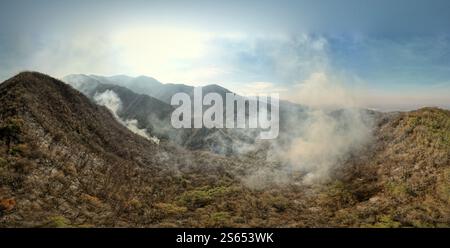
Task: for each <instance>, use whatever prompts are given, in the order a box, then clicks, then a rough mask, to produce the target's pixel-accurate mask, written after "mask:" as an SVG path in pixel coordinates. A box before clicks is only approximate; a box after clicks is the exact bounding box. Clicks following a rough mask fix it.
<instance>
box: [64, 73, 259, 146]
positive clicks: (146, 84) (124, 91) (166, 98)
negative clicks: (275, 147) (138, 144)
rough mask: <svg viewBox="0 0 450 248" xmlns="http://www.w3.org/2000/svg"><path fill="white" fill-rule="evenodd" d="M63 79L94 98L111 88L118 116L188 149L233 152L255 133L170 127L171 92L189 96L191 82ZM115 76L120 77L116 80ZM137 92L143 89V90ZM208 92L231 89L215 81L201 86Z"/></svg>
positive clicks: (251, 139)
mask: <svg viewBox="0 0 450 248" xmlns="http://www.w3.org/2000/svg"><path fill="white" fill-rule="evenodd" d="M63 80H65V82H67V83H69V84H71V85H72V86H74V87H75V88H76V89H78V90H80V91H81V92H83V93H84V94H85V95H86V96H88V97H89V98H90V99H92V100H94V101H96V100H95V97H96V96H99V95H100V94H103V93H104V92H106V91H112V92H114V93H115V94H117V96H118V97H119V98H120V99H119V100H120V102H121V105H122V106H121V108H120V110H118V111H117V114H118V116H119V117H120V118H121V119H123V120H124V121H126V120H137V123H138V125H137V126H138V128H141V129H146V130H147V132H148V133H149V135H152V136H156V137H158V138H159V139H169V140H171V141H173V142H175V143H177V144H180V145H182V146H184V147H186V148H189V149H206V150H209V151H213V152H216V153H219V154H233V153H236V152H238V150H239V149H241V147H242V146H245V144H253V143H254V141H255V137H256V135H253V136H250V135H249V134H250V131H246V132H236V131H234V130H227V129H207V128H200V129H195V128H190V129H174V128H172V126H171V123H170V118H171V113H172V111H173V109H174V108H173V107H172V106H171V105H169V104H168V103H170V99H171V97H172V95H173V94H175V93H178V92H185V93H187V94H188V95H190V96H191V97H192V98H193V91H194V87H192V86H186V85H176V84H162V83H159V82H157V81H156V80H155V79H153V78H150V77H144V76H141V77H137V78H132V77H127V76H113V77H102V76H95V75H90V76H86V75H69V76H66V77H64V78H63ZM119 80H123V81H120V82H119ZM124 86H126V87H124ZM130 89H133V91H131V90H130ZM137 92H144V94H138V93H137ZM210 92H215V93H218V94H220V95H221V96H222V97H223V98H224V99H225V95H226V93H231V91H229V90H227V89H225V88H223V87H221V86H219V85H208V86H205V87H204V88H203V93H204V94H208V93H210ZM167 102H168V103H167Z"/></svg>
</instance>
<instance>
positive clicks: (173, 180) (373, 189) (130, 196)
mask: <svg viewBox="0 0 450 248" xmlns="http://www.w3.org/2000/svg"><path fill="white" fill-rule="evenodd" d="M99 84H104V82H99ZM136 84H137V83H136ZM109 87H112V86H109ZM114 87H118V86H114ZM121 91H123V92H124V93H123V94H125V93H126V92H127V91H126V89H122V90H121ZM84 93H85V92H84ZM128 94H130V95H132V94H131V93H129V92H128ZM148 97H152V96H147V97H145V96H141V99H143V100H142V101H147V102H150V103H152V104H155V103H159V102H164V101H162V100H158V102H156V101H154V100H152V99H150V98H148ZM121 98H122V97H121ZM149 99H150V100H149ZM155 100H156V99H155ZM130 102H131V101H130ZM0 103H1V104H0V226H1V227H124V226H127V227H329V226H331V227H336V226H346V227H349V226H352V227H444V226H446V227H448V226H450V111H447V110H441V109H437V108H424V109H420V110H416V111H412V112H402V113H384V114H383V113H371V115H372V116H374V126H373V139H372V140H371V142H369V143H367V144H366V145H364V146H363V147H361V149H359V150H358V151H357V152H354V153H351V154H349V156H346V157H343V158H342V159H341V160H340V164H339V166H336V167H333V168H332V170H331V171H330V177H329V178H328V179H327V180H326V181H324V182H322V183H316V184H305V183H302V178H303V177H304V176H305V174H304V173H303V172H302V171H286V170H285V168H286V167H284V166H283V162H281V161H277V160H270V159H267V157H266V156H264V150H259V151H256V152H253V153H247V154H242V155H239V156H234V155H232V156H224V155H220V154H214V153H211V152H209V151H205V150H202V149H199V150H196V149H195V150H187V149H185V148H184V147H181V146H179V145H177V144H175V143H173V142H171V141H170V140H161V142H160V143H159V144H156V143H155V142H152V141H151V140H148V139H145V138H144V137H141V136H139V135H137V134H135V133H133V132H131V131H130V130H129V129H127V128H126V127H125V126H124V125H123V124H121V123H119V122H118V120H117V118H116V117H115V116H114V114H113V113H111V111H110V110H108V109H107V108H105V107H103V106H99V105H97V104H95V102H94V101H92V99H89V98H88V97H87V96H85V95H84V94H83V93H80V92H79V91H77V90H75V89H74V88H72V87H71V86H69V85H67V84H65V83H63V82H61V81H59V80H56V79H54V78H51V77H49V76H47V75H44V74H40V73H36V72H24V73H20V74H19V75H17V76H15V77H13V78H11V79H9V80H6V81H5V82H3V83H2V84H0ZM125 104H127V105H128V104H129V103H125ZM131 117H133V118H135V117H137V116H130V117H129V118H131ZM261 152H262V153H263V155H261ZM260 171H264V172H265V173H264V174H263V176H261V177H257V178H258V180H259V184H258V185H257V186H256V185H254V183H252V180H250V179H252V178H255V174H256V175H260V174H261V173H260ZM281 179H282V180H281Z"/></svg>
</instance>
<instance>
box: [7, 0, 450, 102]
mask: <svg viewBox="0 0 450 248" xmlns="http://www.w3.org/2000/svg"><path fill="white" fill-rule="evenodd" d="M449 26H450V1H448V0H427V1H426V0H396V1H387V0H377V1H375V0H372V1H369V0H340V1H337V0H322V1H320V0H319V1H317V0H315V1H312V0H296V1H283V0H281V1H267V0H259V1H252V0H247V1H242V0H240V1H237V0H228V1H217V0H209V1H205V0H185V1H181V0H180V1H177V0H174V1H171V0H166V1H152V0H147V1H144V0H134V1H133V0H129V1H117V0H109V1H106V0H97V1H87V0H77V1H75V0H59V1H57V0H2V1H0V81H3V80H5V79H7V78H9V77H11V76H13V75H15V74H16V73H18V72H20V71H23V70H36V71H40V72H44V73H46V74H49V75H51V76H54V77H58V78H61V77H63V76H65V75H68V74H74V73H83V74H98V75H106V76H108V75H117V74H126V75H130V76H139V75H147V76H151V77H154V78H156V79H158V80H159V81H161V82H164V83H184V84H189V85H198V86H200V85H206V84H211V83H215V84H220V85H222V86H224V87H226V88H229V89H230V90H233V91H235V92H237V93H240V94H244V95H252V94H257V93H261V94H265V93H272V92H278V93H280V95H281V97H282V98H285V99H287V100H291V101H294V102H299V103H302V101H306V100H305V99H307V98H308V96H311V95H317V96H318V99H320V100H321V101H322V100H323V101H326V99H325V98H327V99H336V98H352V99H354V101H356V102H358V104H359V105H362V106H364V107H370V108H375V109H381V110H403V109H405V110H406V109H415V108H419V107H423V106H440V107H445V108H450V28H449ZM311 85H313V86H314V87H311ZM312 88H314V90H315V92H314V94H310V92H311V91H308V93H307V94H305V92H304V91H303V90H304V89H312ZM342 89H345V94H342V92H343V90H342ZM319 93H324V94H319ZM325 93H326V94H325ZM341 100H342V99H341ZM333 102H334V101H331V103H333ZM339 102H342V101H339ZM343 102H346V101H343Z"/></svg>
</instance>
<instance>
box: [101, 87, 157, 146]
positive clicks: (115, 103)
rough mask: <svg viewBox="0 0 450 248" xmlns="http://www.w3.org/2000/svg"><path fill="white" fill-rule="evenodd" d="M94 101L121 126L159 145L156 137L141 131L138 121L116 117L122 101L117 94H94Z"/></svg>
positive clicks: (144, 130)
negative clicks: (107, 110)
mask: <svg viewBox="0 0 450 248" xmlns="http://www.w3.org/2000/svg"><path fill="white" fill-rule="evenodd" d="M94 101H95V102H96V103H97V104H99V105H102V106H105V107H106V108H108V109H109V110H110V111H111V112H112V113H113V114H114V117H116V119H117V120H118V121H119V122H120V123H121V124H122V125H124V126H125V127H127V128H128V129H129V130H130V131H132V132H133V133H135V134H137V135H140V136H142V137H144V138H146V139H148V140H150V141H153V142H154V143H156V144H159V139H158V138H157V137H154V136H151V135H149V134H148V133H147V130H146V129H145V128H143V129H141V128H139V127H138V121H137V120H136V119H131V120H122V119H121V118H120V117H119V116H118V112H119V111H120V110H121V109H122V101H121V100H120V98H119V96H117V94H116V93H115V92H114V91H112V90H106V91H105V92H103V93H98V92H96V93H95V95H94Z"/></svg>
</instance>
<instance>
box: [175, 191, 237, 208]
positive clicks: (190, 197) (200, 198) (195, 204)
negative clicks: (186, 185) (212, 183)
mask: <svg viewBox="0 0 450 248" xmlns="http://www.w3.org/2000/svg"><path fill="white" fill-rule="evenodd" d="M228 192H230V188H228V187H223V186H220V187H214V188H209V187H208V186H205V187H202V188H199V189H195V190H191V191H187V192H185V193H183V194H182V195H181V196H180V197H179V198H178V202H179V203H180V204H181V205H183V206H186V207H188V208H190V209H195V208H201V207H204V206H206V205H208V204H210V203H211V202H213V201H214V198H216V197H221V196H223V195H225V194H227V193H228Z"/></svg>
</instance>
